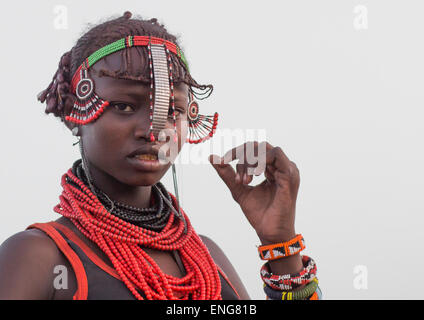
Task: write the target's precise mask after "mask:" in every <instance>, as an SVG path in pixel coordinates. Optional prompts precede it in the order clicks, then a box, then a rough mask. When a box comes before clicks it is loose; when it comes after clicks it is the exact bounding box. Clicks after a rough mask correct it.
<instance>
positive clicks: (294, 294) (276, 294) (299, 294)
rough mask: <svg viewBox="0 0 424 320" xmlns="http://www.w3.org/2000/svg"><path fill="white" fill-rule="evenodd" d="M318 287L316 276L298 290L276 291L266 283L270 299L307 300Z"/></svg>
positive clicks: (266, 291) (266, 292) (265, 286)
mask: <svg viewBox="0 0 424 320" xmlns="http://www.w3.org/2000/svg"><path fill="white" fill-rule="evenodd" d="M317 288H318V279H317V278H314V279H312V281H311V282H309V283H308V284H307V285H306V286H305V287H303V288H302V289H299V290H296V291H276V290H273V289H272V288H271V287H269V286H268V285H266V284H264V291H265V294H266V296H267V297H268V298H269V299H270V300H305V299H309V298H310V297H311V296H312V295H313V294H314V292H315V291H316V290H317Z"/></svg>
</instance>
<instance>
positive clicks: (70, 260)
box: [0, 12, 320, 299]
mask: <svg viewBox="0 0 424 320" xmlns="http://www.w3.org/2000/svg"><path fill="white" fill-rule="evenodd" d="M131 17H132V15H131V13H130V12H125V13H124V15H123V16H122V17H120V18H118V19H114V20H110V21H107V22H105V23H103V24H100V25H98V26H96V27H94V28H92V29H91V30H89V31H88V32H87V33H86V34H85V35H83V36H82V37H81V38H80V39H79V40H78V41H77V43H76V45H75V46H74V47H73V48H72V49H71V50H70V51H69V52H67V53H65V54H64V55H63V56H62V58H61V60H60V63H59V69H58V71H57V72H56V74H55V75H54V77H53V81H52V82H51V84H50V85H49V86H48V88H47V89H46V90H44V91H43V92H41V93H40V95H39V97H38V98H39V100H40V101H41V102H44V101H46V104H47V107H46V113H53V114H54V115H55V116H57V117H59V118H60V119H61V120H62V121H63V122H64V124H65V125H66V126H67V127H68V128H69V129H70V130H71V131H72V133H73V134H74V135H75V136H78V137H79V139H80V140H79V147H80V151H81V159H79V160H77V161H76V162H75V163H74V165H73V166H72V168H71V169H69V171H68V172H67V173H65V174H64V175H63V176H62V179H61V184H62V187H63V193H62V195H61V196H60V203H59V204H58V205H57V206H56V207H55V208H54V210H55V212H57V213H59V214H60V215H61V217H59V218H58V219H57V220H55V221H51V222H48V223H35V224H33V225H31V226H29V227H28V228H27V230H25V231H22V232H19V233H17V234H15V235H13V236H11V237H10V238H8V239H7V240H6V241H5V242H4V243H3V244H2V245H1V247H0V299H249V295H248V293H247V292H246V289H245V287H244V286H243V284H242V282H241V280H240V278H239V276H238V275H237V272H236V271H235V270H234V268H233V266H232V265H231V263H230V261H229V260H228V259H227V257H226V256H225V254H224V253H223V252H222V250H221V249H220V248H219V247H218V246H217V245H216V244H215V243H214V242H213V240H211V239H210V238H207V237H205V236H201V235H200V236H199V235H197V233H196V232H195V230H194V229H193V227H192V226H191V224H190V220H189V218H188V216H187V215H186V213H185V212H184V211H183V209H182V208H180V207H179V205H178V193H177V191H178V189H177V188H176V189H175V193H176V194H175V196H174V195H173V194H172V193H170V192H169V191H167V190H166V189H165V187H164V186H163V185H162V184H161V183H160V180H161V178H162V177H163V176H164V174H165V173H166V171H167V170H168V169H169V168H170V167H172V169H173V170H175V168H174V167H173V164H172V161H173V159H175V156H176V155H177V154H178V153H179V152H180V150H181V148H182V146H183V144H184V142H185V141H188V142H189V143H199V142H202V141H204V140H206V139H208V138H210V137H212V136H213V133H214V132H215V129H216V126H217V121H218V115H217V114H215V115H213V116H204V115H201V114H199V112H198V111H199V108H198V105H197V102H196V101H195V98H196V97H197V98H198V99H201V98H204V97H205V94H206V95H208V94H210V92H211V90H212V86H211V85H207V86H206V85H199V84H198V83H197V82H196V81H195V80H194V79H193V78H192V77H191V76H190V73H189V69H188V66H187V62H186V60H185V57H184V55H183V53H182V51H181V50H180V49H179V47H178V45H177V41H176V38H175V37H174V36H172V35H170V34H169V33H168V32H167V31H166V29H165V28H164V27H163V26H162V25H160V24H159V23H158V22H157V20H156V19H152V20H142V19H132V18H131ZM202 94H203V95H202ZM165 147H166V148H165ZM164 150H165V151H164ZM172 150H176V151H175V152H172ZM248 150H253V151H255V152H256V154H257V159H263V162H262V163H261V161H259V160H258V161H256V162H255V163H253V164H251V161H240V162H239V163H238V164H237V166H236V171H234V169H233V168H232V167H231V165H230V164H229V163H230V162H231V161H234V160H237V159H238V160H246V158H247V157H248ZM164 159H168V160H169V161H163V160H164ZM209 161H210V162H211V165H212V166H213V167H214V168H215V170H216V172H217V173H218V175H219V176H220V177H221V178H222V179H223V181H224V182H225V184H226V185H227V186H228V188H229V190H230V192H231V194H232V196H233V198H234V200H235V201H236V202H237V203H238V204H239V205H240V207H241V210H242V211H243V213H244V214H245V215H246V217H247V219H248V221H249V222H250V224H251V225H252V227H253V228H254V229H255V231H256V233H257V235H258V237H259V239H258V241H260V242H261V244H262V246H261V247H259V253H260V257H261V258H262V259H263V260H266V261H267V262H266V263H265V264H264V266H263V268H262V269H261V272H260V276H261V277H262V279H263V280H264V290H265V293H266V295H267V298H269V299H317V298H319V295H320V291H319V288H318V281H317V278H316V266H315V263H314V261H313V260H312V259H311V258H309V257H307V256H301V255H300V253H299V252H300V251H301V250H302V249H303V248H304V244H303V238H302V237H301V235H296V233H295V229H294V225H295V206H296V197H297V191H298V188H299V171H298V169H297V167H296V165H295V164H294V163H293V162H292V161H290V160H289V159H288V158H287V156H286V155H285V154H284V152H283V151H282V150H281V148H279V147H276V146H272V145H270V144H269V143H260V144H259V143H257V142H247V143H245V144H243V145H241V146H238V147H236V148H234V149H232V150H229V151H228V152H227V153H226V155H225V156H224V157H222V158H221V157H218V156H216V155H211V156H210V158H209ZM253 174H255V175H261V174H264V176H265V179H264V181H263V182H262V183H261V184H259V185H257V186H250V185H249V183H250V182H251V181H252V179H253ZM174 183H176V181H175V180H174ZM61 272H67V273H66V274H67V278H63V279H62V280H61V281H58V277H59V274H60V273H61ZM63 280H67V281H66V283H64V281H63Z"/></svg>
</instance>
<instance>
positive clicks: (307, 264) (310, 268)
mask: <svg viewBox="0 0 424 320" xmlns="http://www.w3.org/2000/svg"><path fill="white" fill-rule="evenodd" d="M302 263H303V269H302V271H300V272H298V273H293V274H284V275H277V274H272V273H271V272H270V270H269V264H268V262H266V263H265V264H264V265H263V266H262V268H261V272H260V273H261V278H262V280H263V281H264V282H265V283H266V284H267V285H268V286H270V287H271V288H272V289H274V290H293V289H295V288H297V287H299V286H301V285H303V284H307V283H309V282H310V281H312V280H313V279H314V278H315V276H316V273H317V266H316V264H315V261H314V260H312V258H310V257H308V256H302Z"/></svg>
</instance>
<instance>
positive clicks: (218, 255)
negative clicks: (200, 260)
mask: <svg viewBox="0 0 424 320" xmlns="http://www.w3.org/2000/svg"><path fill="white" fill-rule="evenodd" d="M199 236H200V238H201V239H202V241H203V243H204V244H205V245H206V247H207V248H208V249H209V252H210V254H211V256H212V259H213V260H214V261H215V263H216V264H217V265H218V266H219V267H220V268H221V269H222V271H224V273H225V274H226V275H227V277H228V279H229V280H230V282H231V284H232V285H233V286H234V288H235V289H236V290H237V293H238V294H239V296H240V299H242V300H250V297H249V294H248V293H247V291H246V288H245V287H244V285H243V283H242V281H241V279H240V277H239V275H238V274H237V271H236V270H235V269H234V267H233V265H232V264H231V262H230V260H228V258H227V256H226V255H225V254H224V252H223V251H222V250H221V248H220V247H219V246H218V245H217V244H216V243H215V242H214V241H212V240H211V239H210V238H208V237H206V236H204V235H199ZM258 276H259V275H258Z"/></svg>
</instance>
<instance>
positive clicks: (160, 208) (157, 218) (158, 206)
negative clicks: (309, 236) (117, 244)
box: [70, 159, 172, 231]
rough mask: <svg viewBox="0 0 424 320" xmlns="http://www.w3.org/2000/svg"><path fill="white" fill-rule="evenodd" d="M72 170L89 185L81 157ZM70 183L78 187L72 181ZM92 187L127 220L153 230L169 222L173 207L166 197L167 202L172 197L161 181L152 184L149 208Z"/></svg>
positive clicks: (108, 205) (106, 206) (110, 207)
mask: <svg viewBox="0 0 424 320" xmlns="http://www.w3.org/2000/svg"><path fill="white" fill-rule="evenodd" d="M72 172H74V173H75V176H76V177H77V178H78V179H79V180H81V181H82V182H84V184H85V185H86V186H89V183H88V178H87V176H86V175H85V172H84V169H83V166H82V160H81V159H80V160H77V161H75V163H74V165H73V166H72ZM70 183H71V184H73V185H74V186H76V187H77V185H75V184H74V183H73V182H72V181H71V182H70ZM91 187H92V188H93V189H94V191H95V195H97V198H98V199H99V201H100V202H101V203H102V204H103V206H104V207H105V208H106V210H107V211H109V212H110V213H112V214H114V215H115V216H117V217H119V218H121V219H122V220H124V221H126V222H129V223H132V224H135V225H137V226H139V227H142V228H145V229H149V230H153V231H161V230H162V229H163V228H164V227H165V225H166V223H167V222H168V219H169V214H170V213H171V209H170V207H169V206H168V205H165V203H164V198H166V199H167V200H168V201H167V203H171V201H172V199H171V197H170V195H169V194H168V191H167V190H166V189H165V187H164V185H163V184H162V183H161V182H158V183H157V184H155V185H153V186H152V195H153V197H152V198H151V200H150V205H151V207H148V208H137V207H133V206H130V205H127V204H124V203H120V202H118V201H115V200H111V199H110V198H109V197H108V196H107V195H106V194H105V193H104V192H103V191H102V190H100V189H99V188H98V187H96V185H94V184H91Z"/></svg>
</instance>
